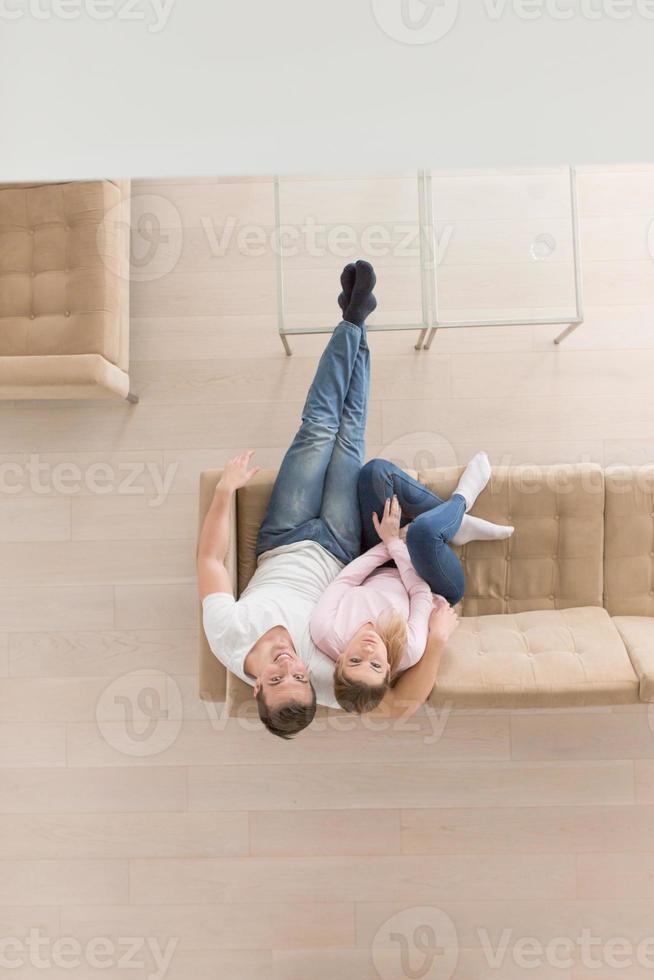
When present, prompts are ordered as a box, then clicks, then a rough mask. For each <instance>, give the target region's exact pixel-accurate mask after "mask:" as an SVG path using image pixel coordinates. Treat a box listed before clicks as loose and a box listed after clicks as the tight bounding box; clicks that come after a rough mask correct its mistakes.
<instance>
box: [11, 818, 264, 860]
mask: <svg viewBox="0 0 654 980" xmlns="http://www.w3.org/2000/svg"><path fill="white" fill-rule="evenodd" d="M248 853H249V832H248V819H247V814H246V813H219V812H218V813H215V812H214V813H158V812H153V811H146V812H142V813H138V812H134V813H39V814H28V813H18V814H15V813H3V814H1V815H0V858H1V859H4V860H10V859H11V860H13V859H15V858H20V859H23V860H29V859H42V860H48V861H50V860H56V859H67V860H78V859H80V858H84V859H91V858H93V859H102V860H103V861H113V860H120V859H124V858H194V857H195V858H199V857H203V858H207V857H226V856H230V857H235V856H237V855H246V854H248Z"/></svg>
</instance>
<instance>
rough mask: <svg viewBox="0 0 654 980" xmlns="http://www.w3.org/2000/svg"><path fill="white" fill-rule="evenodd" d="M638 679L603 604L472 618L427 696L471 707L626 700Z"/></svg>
mask: <svg viewBox="0 0 654 980" xmlns="http://www.w3.org/2000/svg"><path fill="white" fill-rule="evenodd" d="M638 700H639V684H638V677H637V676H636V673H635V671H634V669H633V667H632V665H631V661H630V659H629V655H628V654H627V651H626V649H625V646H624V644H623V642H622V640H621V638H620V634H619V633H618V630H617V629H616V627H615V626H614V625H613V623H612V621H611V618H610V617H609V615H608V613H607V612H606V610H605V609H602V608H600V607H595V606H585V607H578V608H573V609H560V610H539V611H537V612H523V613H515V614H500V615H493V616H468V617H464V618H462V619H461V620H460V623H459V627H458V629H457V630H456V632H455V633H454V635H453V637H452V638H451V640H450V642H449V643H448V645H447V647H446V649H445V652H444V654H443V662H442V664H441V668H440V671H439V674H438V681H437V684H436V687H435V688H434V691H433V692H432V696H431V698H430V702H431V704H433V705H437V706H440V705H445V704H452V705H453V706H455V707H468V708H477V707H480V708H538V707H547V708H554V707H564V706H568V705H570V706H574V705H592V704H628V703H632V702H637V701H638Z"/></svg>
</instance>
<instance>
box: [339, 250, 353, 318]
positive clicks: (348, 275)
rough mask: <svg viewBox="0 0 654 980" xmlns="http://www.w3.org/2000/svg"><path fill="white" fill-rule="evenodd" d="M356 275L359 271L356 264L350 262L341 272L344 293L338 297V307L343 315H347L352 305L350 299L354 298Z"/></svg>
mask: <svg viewBox="0 0 654 980" xmlns="http://www.w3.org/2000/svg"><path fill="white" fill-rule="evenodd" d="M356 274H357V270H356V266H355V264H354V262H349V263H348V264H347V265H346V266H345V268H344V269H343V271H342V272H341V286H342V287H343V292H342V293H341V295H340V296H339V297H338V305H339V306H340V308H341V310H342V311H343V313H345V311H346V309H347V308H348V305H349V303H350V297H351V296H352V290H353V289H354V280H355V279H356Z"/></svg>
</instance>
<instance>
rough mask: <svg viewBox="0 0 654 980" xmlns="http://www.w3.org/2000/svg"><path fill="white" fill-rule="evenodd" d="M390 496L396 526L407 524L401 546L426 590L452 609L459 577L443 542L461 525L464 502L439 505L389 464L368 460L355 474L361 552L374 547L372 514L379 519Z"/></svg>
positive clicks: (459, 592)
mask: <svg viewBox="0 0 654 980" xmlns="http://www.w3.org/2000/svg"><path fill="white" fill-rule="evenodd" d="M393 494H395V495H396V497H397V499H398V501H399V503H400V507H401V508H402V525H403V526H404V525H405V524H408V523H409V522H411V526H410V527H409V529H408V530H407V536H406V544H407V548H408V550H409V555H410V556H411V562H412V564H413V567H414V568H415V570H416V571H417V573H418V575H420V577H421V578H423V579H424V580H425V582H427V583H428V585H429V586H430V588H431V590H432V592H436V593H437V594H438V595H442V596H443V597H444V598H445V599H447V601H448V602H449V603H450V604H451V605H453V606H454V605H456V603H457V602H460V601H461V599H462V598H463V593H464V589H465V578H464V574H463V568H462V566H461V562H460V561H459V559H458V558H457V556H456V554H455V553H454V552H453V551H452V549H451V548H450V547H449V545H448V541H449V540H450V539H451V538H452V537H453V536H454V535H455V534H456V532H457V531H458V530H459V527H460V526H461V521H462V520H463V515H464V514H465V509H466V502H465V499H464V498H463V497H462V496H461V494H457V493H455V494H454V495H453V496H452V497H450V499H449V500H446V501H443V500H441V498H440V497H437V496H436V494H435V493H432V492H431V490H428V489H427V487H425V486H423V484H422V483H419V482H418V481H417V480H414V479H413V478H412V477H410V476H409V475H408V473H405V472H404V470H401V469H400V468H399V467H398V466H396V465H395V464H394V463H389V462H388V460H385V459H373V460H371V461H370V462H369V463H366V465H365V466H364V467H363V469H362V470H361V474H360V476H359V507H360V509H361V522H362V531H363V548H364V549H365V550H366V551H367V550H368V548H372V547H373V545H375V544H378V543H379V538H378V536H377V532H376V531H375V526H374V524H373V523H372V512H373V511H375V513H376V514H377V515H378V517H381V515H382V511H383V509H384V502H385V501H386V500H387V499H388V498H389V497H392V496H393Z"/></svg>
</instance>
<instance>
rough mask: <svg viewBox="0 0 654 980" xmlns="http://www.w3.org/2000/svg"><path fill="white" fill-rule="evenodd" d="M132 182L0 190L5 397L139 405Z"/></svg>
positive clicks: (1, 380)
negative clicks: (134, 369) (132, 339)
mask: <svg viewBox="0 0 654 980" xmlns="http://www.w3.org/2000/svg"><path fill="white" fill-rule="evenodd" d="M129 194H130V185H129V181H111V180H98V181H72V182H69V183H58V184H54V183H53V184H22V185H21V184H12V185H8V184H4V185H0V398H3V399H22V398H102V397H110V396H119V397H121V398H127V399H128V400H129V401H131V402H134V401H137V400H138V399H137V398H136V397H135V396H134V395H132V394H131V393H130V385H129V218H130V214H129Z"/></svg>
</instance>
